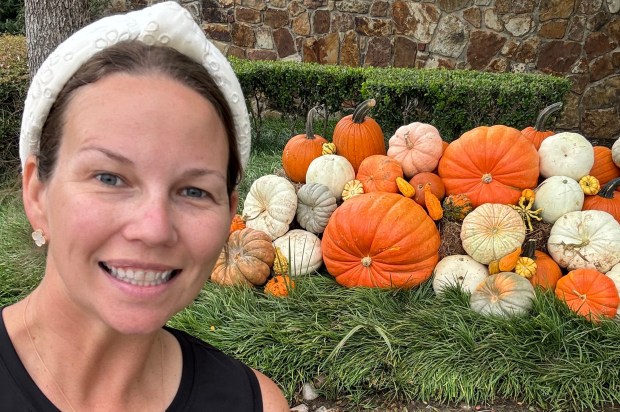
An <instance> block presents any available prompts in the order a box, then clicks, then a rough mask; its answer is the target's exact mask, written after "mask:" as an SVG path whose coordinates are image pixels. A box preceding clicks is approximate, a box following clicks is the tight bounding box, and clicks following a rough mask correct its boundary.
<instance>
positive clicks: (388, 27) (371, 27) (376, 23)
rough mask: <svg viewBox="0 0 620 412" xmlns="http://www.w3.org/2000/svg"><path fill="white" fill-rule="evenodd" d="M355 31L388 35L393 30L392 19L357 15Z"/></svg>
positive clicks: (369, 34) (368, 34) (364, 33)
mask: <svg viewBox="0 0 620 412" xmlns="http://www.w3.org/2000/svg"><path fill="white" fill-rule="evenodd" d="M354 21H355V31H357V32H358V33H360V34H362V35H364V36H387V35H389V34H390V33H391V32H392V21H391V20H390V19H379V18H373V17H363V16H360V17H355V20H354Z"/></svg>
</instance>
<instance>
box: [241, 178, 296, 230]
mask: <svg viewBox="0 0 620 412" xmlns="http://www.w3.org/2000/svg"><path fill="white" fill-rule="evenodd" d="M296 210H297V194H296V193H295V187H294V186H293V184H292V183H291V182H290V181H289V180H288V179H285V178H283V177H280V176H276V175H265V176H261V177H259V178H258V179H256V180H255V181H254V182H253V183H252V186H250V190H249V192H248V194H247V196H246V198H245V201H244V202H243V219H244V220H245V225H246V227H249V228H252V229H256V230H262V231H263V232H265V233H267V234H268V235H269V236H270V237H271V240H273V239H275V238H277V237H280V236H282V235H283V234H285V233H286V232H287V231H288V230H289V225H290V223H291V222H292V221H293V219H294V218H295V212H296Z"/></svg>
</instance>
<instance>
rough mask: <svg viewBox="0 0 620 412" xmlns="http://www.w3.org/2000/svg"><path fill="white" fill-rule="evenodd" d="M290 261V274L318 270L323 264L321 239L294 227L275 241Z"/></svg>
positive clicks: (301, 273)
mask: <svg viewBox="0 0 620 412" xmlns="http://www.w3.org/2000/svg"><path fill="white" fill-rule="evenodd" d="M273 245H274V247H277V248H279V249H280V251H281V252H282V255H284V257H285V258H286V261H287V262H288V275H290V276H299V275H305V274H307V273H312V272H314V271H316V270H317V269H318V268H319V267H321V265H322V264H323V254H322V251H321V239H319V238H318V237H317V236H316V235H315V234H313V233H310V232H308V231H307V230H302V229H293V230H290V231H288V232H287V233H286V234H285V235H284V236H282V237H279V238H277V239H276V240H274V241H273Z"/></svg>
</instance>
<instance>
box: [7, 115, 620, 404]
mask: <svg viewBox="0 0 620 412" xmlns="http://www.w3.org/2000/svg"><path fill="white" fill-rule="evenodd" d="M283 124H284V123H280V125H279V126H278V122H272V123H270V126H269V127H271V128H272V129H271V131H269V132H265V133H263V134H261V136H260V139H261V141H259V142H256V144H255V146H254V148H255V150H254V151H253V154H252V158H251V161H250V165H249V167H248V170H247V173H246V177H245V179H244V182H243V184H242V185H241V187H240V191H241V193H242V195H241V200H243V199H244V198H245V193H247V189H248V188H249V185H250V184H251V182H252V181H253V180H254V179H255V178H257V177H259V176H262V175H264V174H268V173H273V172H274V171H275V170H277V169H279V168H280V164H279V162H280V153H281V152H280V151H281V148H282V147H283V145H284V144H285V143H286V140H288V138H289V137H290V136H289V134H290V133H289V129H288V128H287V126H286V125H285V124H284V126H283ZM5 186H7V184H6V183H5ZM18 193H19V188H18V186H12V187H9V188H6V187H5V188H4V189H2V190H0V305H6V304H9V303H12V302H14V301H16V300H17V299H19V298H20V297H22V296H24V295H25V294H26V293H27V292H28V291H29V290H31V289H32V288H33V287H34V286H35V285H36V284H37V282H38V281H39V279H40V276H41V273H42V272H43V262H44V255H43V253H41V251H40V250H39V249H37V248H35V247H34V246H33V244H32V240H31V238H30V232H31V229H30V226H29V224H28V222H27V220H26V218H25V216H24V213H23V211H22V204H21V200H20V197H19V195H18ZM242 203H243V202H242V201H241V204H242ZM296 283H297V288H296V289H295V290H293V291H292V294H291V296H290V297H289V298H286V299H277V298H272V297H268V296H266V295H264V294H263V293H262V290H261V288H258V289H247V288H238V287H220V286H217V285H215V284H211V283H207V284H206V285H205V287H204V289H203V291H202V292H201V294H200V295H199V297H198V298H197V300H196V302H195V304H194V305H192V306H191V307H189V308H187V309H186V310H184V311H182V312H180V313H179V314H178V315H176V316H175V317H174V318H173V319H172V320H171V321H170V325H172V326H174V327H178V328H180V329H183V330H186V331H189V332H190V333H192V334H195V335H196V336H199V337H201V338H203V339H204V340H206V341H207V342H209V343H211V344H213V345H214V346H216V347H219V348H221V349H222V350H223V351H225V352H226V353H229V354H231V355H234V356H236V357H238V358H239V359H241V360H243V361H245V362H247V363H248V364H249V365H251V366H253V367H255V368H257V369H259V370H261V371H263V372H264V373H266V374H267V375H268V376H271V377H272V378H273V379H274V380H275V381H276V382H277V383H278V384H279V385H280V386H281V387H282V388H283V389H284V390H285V393H286V395H287V397H289V399H292V398H293V397H294V396H295V394H297V393H298V392H299V390H300V387H301V385H302V384H303V383H304V382H309V381H313V380H314V379H315V378H318V377H320V378H321V379H323V380H324V384H323V385H322V386H321V387H320V389H319V391H320V393H321V394H323V395H324V396H326V397H328V398H331V399H342V400H348V401H349V402H350V403H351V404H356V405H369V404H372V399H373V398H375V397H376V396H378V395H380V396H382V397H384V398H388V399H395V400H396V399H398V400H417V401H429V402H430V401H435V402H450V403H457V402H465V403H467V404H470V405H475V404H487V403H492V402H493V400H494V399H497V398H507V399H513V400H517V401H523V402H526V403H527V404H530V405H533V406H539V407H541V408H543V409H544V410H576V411H585V410H600V409H603V408H604V407H607V406H609V405H610V404H612V403H613V404H615V405H618V404H620V324H619V323H617V322H616V321H605V322H602V323H599V324H592V323H589V322H587V321H586V320H585V319H583V318H581V317H578V316H576V315H574V314H573V313H572V312H571V311H570V310H568V308H567V307H566V306H565V305H564V304H563V303H561V302H560V301H558V300H557V299H556V298H555V297H554V296H553V294H550V293H542V292H540V291H538V292H537V298H536V301H535V303H534V306H533V308H532V310H531V311H530V312H529V313H528V314H527V315H526V316H519V317H513V318H510V319H503V318H494V317H484V316H481V315H478V314H476V313H474V312H473V311H471V310H470V309H469V306H468V305H469V296H468V295H467V294H464V293H462V292H460V291H459V290H455V289H452V290H448V291H447V293H445V294H444V295H442V296H436V295H435V294H434V293H433V290H432V287H431V286H430V284H429V283H426V284H423V285H422V286H421V287H419V288H417V289H414V290H374V289H364V288H358V289H347V288H343V287H341V286H339V285H338V284H337V283H335V281H334V280H333V278H332V277H331V276H330V275H329V274H327V273H326V272H325V271H324V270H322V272H321V273H316V274H313V275H308V276H304V277H300V278H296Z"/></svg>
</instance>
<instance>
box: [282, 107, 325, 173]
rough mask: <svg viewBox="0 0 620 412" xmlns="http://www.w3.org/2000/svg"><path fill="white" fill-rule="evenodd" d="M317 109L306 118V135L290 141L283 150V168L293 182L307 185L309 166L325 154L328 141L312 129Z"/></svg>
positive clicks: (314, 108) (297, 136)
mask: <svg viewBox="0 0 620 412" xmlns="http://www.w3.org/2000/svg"><path fill="white" fill-rule="evenodd" d="M316 110H317V108H316V107H313V108H312V109H310V110H309V111H308V116H307V118H306V134H298V135H296V136H293V137H291V138H290V139H289V141H288V142H287V143H286V145H285V146H284V149H283V150H282V168H283V169H284V173H286V175H287V176H288V178H289V179H291V180H292V181H293V182H297V183H306V172H307V171H308V166H310V163H312V161H313V160H314V159H316V158H317V157H319V156H321V154H322V152H323V144H324V143H327V139H325V138H324V137H322V136H319V135H318V134H314V131H313V129H312V123H313V117H314V115H315V114H316Z"/></svg>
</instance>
